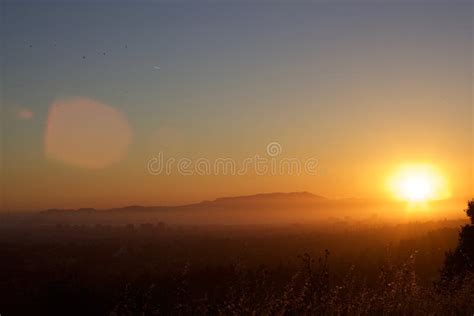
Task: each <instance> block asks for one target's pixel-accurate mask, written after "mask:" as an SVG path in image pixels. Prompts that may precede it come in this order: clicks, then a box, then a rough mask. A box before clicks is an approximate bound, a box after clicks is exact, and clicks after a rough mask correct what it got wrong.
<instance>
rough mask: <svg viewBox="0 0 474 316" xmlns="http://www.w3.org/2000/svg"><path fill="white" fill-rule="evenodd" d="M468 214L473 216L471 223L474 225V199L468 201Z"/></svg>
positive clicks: (470, 216)
mask: <svg viewBox="0 0 474 316" xmlns="http://www.w3.org/2000/svg"><path fill="white" fill-rule="evenodd" d="M466 214H467V216H469V218H471V224H473V225H474V200H470V201H469V202H467V210H466Z"/></svg>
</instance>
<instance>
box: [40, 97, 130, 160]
mask: <svg viewBox="0 0 474 316" xmlns="http://www.w3.org/2000/svg"><path fill="white" fill-rule="evenodd" d="M130 142H131V129H130V126H129V124H128V121H127V119H126V118H125V116H124V115H123V114H122V113H121V112H120V111H118V110H117V109H115V108H113V107H111V106H109V105H106V104H104V103H101V102H98V101H94V100H91V99H88V98H82V97H80V98H71V99H63V100H58V101H56V102H54V103H53V104H51V107H50V109H49V114H48V120H47V125H46V132H45V138H44V147H45V154H46V156H47V157H48V158H50V159H54V160H57V161H61V162H63V163H66V164H70V165H74V166H78V167H84V168H88V169H101V168H104V167H107V166H109V165H111V164H113V163H116V162H118V161H120V160H121V159H122V158H123V157H124V155H125V154H126V152H127V149H128V146H129V144H130Z"/></svg>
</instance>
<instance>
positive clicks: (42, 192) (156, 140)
mask: <svg viewBox="0 0 474 316" xmlns="http://www.w3.org/2000/svg"><path fill="white" fill-rule="evenodd" d="M2 11H3V19H2V21H1V24H2V28H1V29H2V44H3V48H2V59H3V69H2V99H1V103H2V111H3V113H2V116H1V122H0V123H1V127H2V137H3V144H2V152H1V153H2V154H1V155H2V158H3V170H2V172H3V174H2V176H1V182H2V187H3V191H4V192H3V204H4V205H3V206H2V210H13V211H19V210H37V209H45V208H66V207H69V208H78V207H98V208H106V207H114V206H125V205H130V204H135V205H136V204H140V205H159V204H182V203H189V202H195V201H200V200H205V199H214V198H216V197H221V196H233V195H244V194H254V193H259V192H290V191H310V192H312V193H315V194H318V195H323V196H327V197H330V198H341V197H358V198H370V199H392V198H394V196H393V194H391V193H390V192H388V190H387V186H388V185H387V181H388V180H389V179H390V177H391V176H392V175H393V174H394V173H396V172H397V170H398V169H399V168H401V166H404V165H406V164H415V165H416V164H422V165H429V166H431V167H433V168H435V169H436V170H437V172H439V174H441V177H442V178H443V182H444V183H445V184H444V185H443V196H442V198H448V197H449V198H467V197H469V196H471V195H472V193H473V191H472V188H471V168H472V165H473V164H472V162H473V160H472V153H471V146H472V132H471V128H472V119H473V116H472V110H471V104H472V94H471V93H472V58H473V52H472V43H473V26H472V16H473V9H472V3H471V2H469V1H466V2H459V3H456V2H455V1H443V2H439V1H438V2H437V3H436V4H429V2H428V1H420V2H418V4H409V3H408V2H402V1H392V2H391V3H390V4H376V2H372V4H368V3H367V2H365V3H364V4H360V3H359V2H356V1H352V2H350V1H349V2H347V3H346V4H342V3H339V4H328V3H324V2H316V1H315V2H312V3H309V2H306V3H300V4H295V3H292V4H291V5H290V3H289V2H288V3H287V4H284V3H279V4H277V3H270V2H266V3H260V4H251V3H250V2H246V3H243V2H242V3H238V2H233V3H225V4H217V3H215V2H200V3H197V2H192V3H191V2H180V3H179V4H171V3H161V4H158V3H155V4H152V3H148V4H144V3H142V4H132V2H130V3H128V4H127V3H122V4H111V3H109V4H107V3H102V4H100V5H98V4H92V3H89V4H81V3H80V2H74V3H72V2H70V3H68V4H33V3H29V4H28V5H27V6H26V5H22V4H13V3H6V4H3V10H2ZM272 142H273V143H277V144H278V145H279V146H280V148H278V149H279V150H280V149H281V151H279V152H278V156H277V157H275V158H277V159H284V158H294V159H297V160H299V161H305V160H308V159H316V160H317V168H316V171H317V172H316V173H315V174H308V173H305V172H303V173H302V174H299V175H295V174H265V175H259V174H256V173H255V172H252V171H249V172H247V173H245V174H241V175H224V174H209V175H198V174H194V175H190V176H186V175H182V174H179V173H178V172H172V173H171V174H159V175H153V174H151V173H150V172H149V170H147V166H148V165H149V161H150V159H152V158H153V157H157V156H158V155H159V153H160V152H161V153H162V154H163V156H164V157H165V158H166V157H174V158H176V159H180V158H187V159H190V160H192V161H196V160H197V159H199V158H203V159H207V160H209V161H213V160H215V159H218V158H230V159H233V160H234V161H236V162H237V164H240V163H241V162H242V161H243V160H244V159H246V158H247V157H254V156H255V155H256V154H259V155H261V156H263V157H267V158H270V157H269V155H268V152H267V145H268V144H269V143H272ZM439 197H440V198H441V196H439Z"/></svg>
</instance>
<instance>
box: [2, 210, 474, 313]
mask: <svg viewBox="0 0 474 316" xmlns="http://www.w3.org/2000/svg"><path fill="white" fill-rule="evenodd" d="M473 206H474V205H473V204H470V207H471V208H472V207H473ZM471 224H472V223H471ZM461 225H464V226H463V227H462V230H461V233H460V226H461ZM472 227H473V226H472V225H470V224H467V225H466V222H463V221H439V222H425V223H411V224H403V225H402V224H401V225H380V224H376V223H373V224H368V223H365V224H359V225H355V224H351V223H349V222H340V223H333V224H332V225H324V226H323V225H321V226H319V227H317V226H301V225H293V226H269V227H262V226H255V227H252V226H235V227H233V226H207V227H191V226H187V227H184V226H181V227H177V226H172V227H170V226H166V225H164V224H161V223H157V224H144V225H128V226H104V225H96V226H71V225H67V226H62V225H57V226H44V227H38V226H23V227H16V226H15V227H8V226H7V225H4V226H2V228H1V231H0V232H1V239H0V246H1V248H0V249H1V253H2V255H1V261H0V274H1V276H0V313H1V314H2V315H171V314H173V315H200V314H211V315H213V314H221V315H242V314H244V315H248V314H252V315H283V314H285V315H297V314H307V315H320V314H328V315H366V314H371V315H379V314H380V315H472V314H473V313H474V275H473V273H474V270H473V269H472V265H471V258H473V256H472V254H473V253H472V252H471V253H469V251H472V247H473V245H474V242H473V239H472ZM447 251H450V252H448V255H447V258H446V252H447ZM445 262H446V263H445Z"/></svg>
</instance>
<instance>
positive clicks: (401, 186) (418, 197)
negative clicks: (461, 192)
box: [389, 164, 448, 203]
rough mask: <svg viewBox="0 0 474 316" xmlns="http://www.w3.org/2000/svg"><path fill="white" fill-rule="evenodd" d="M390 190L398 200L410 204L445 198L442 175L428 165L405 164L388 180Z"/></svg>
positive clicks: (445, 187) (445, 188) (445, 190)
mask: <svg viewBox="0 0 474 316" xmlns="http://www.w3.org/2000/svg"><path fill="white" fill-rule="evenodd" d="M389 185H390V189H391V191H392V192H393V194H394V195H395V197H396V198H397V199H399V200H404V201H407V202H412V203H420V202H427V201H429V200H437V199H443V198H445V197H447V192H448V190H447V185H446V181H445V178H444V177H443V175H442V173H441V172H440V171H439V170H438V169H437V168H436V167H434V166H433V165H430V164H405V165H402V166H400V167H399V168H398V169H397V171H396V172H395V173H394V175H393V176H392V177H391V178H390V182H389Z"/></svg>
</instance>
